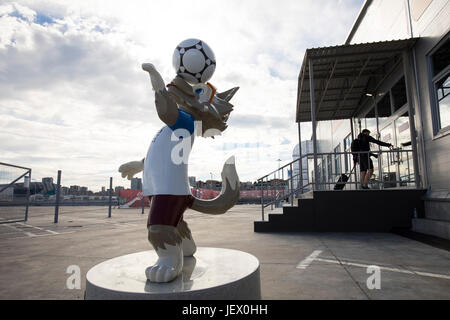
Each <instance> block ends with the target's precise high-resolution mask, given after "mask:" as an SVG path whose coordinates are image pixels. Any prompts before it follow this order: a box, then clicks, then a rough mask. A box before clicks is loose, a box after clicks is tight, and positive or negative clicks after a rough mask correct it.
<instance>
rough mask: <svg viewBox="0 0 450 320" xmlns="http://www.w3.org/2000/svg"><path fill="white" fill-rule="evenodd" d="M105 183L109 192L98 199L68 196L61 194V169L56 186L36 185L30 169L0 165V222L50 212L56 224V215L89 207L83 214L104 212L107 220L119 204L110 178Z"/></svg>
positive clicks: (46, 182) (50, 183) (49, 182)
mask: <svg viewBox="0 0 450 320" xmlns="http://www.w3.org/2000/svg"><path fill="white" fill-rule="evenodd" d="M105 180H106V179H105ZM108 180H109V181H108V182H109V189H108V190H107V192H106V194H104V195H102V196H98V195H97V196H94V195H87V194H84V193H83V194H81V193H80V194H76V195H74V194H71V195H69V194H64V192H63V188H62V172H61V170H59V171H58V172H57V181H56V184H55V183H53V178H44V179H42V182H37V181H34V180H32V179H31V169H30V168H26V167H22V166H17V165H13V164H8V163H3V162H0V223H10V222H21V221H27V220H28V218H29V217H37V216H44V215H45V216H49V214H50V213H51V219H52V221H53V222H54V223H58V221H59V215H60V214H64V213H66V212H70V213H71V212H73V209H71V208H69V207H73V206H77V207H78V206H80V207H92V209H89V208H84V209H82V211H86V212H98V211H99V210H104V211H105V215H106V216H107V217H109V218H111V216H112V208H113V207H118V205H119V201H118V197H116V196H115V195H113V191H112V188H113V179H112V177H110V178H109V179H108ZM38 207H42V208H38ZM44 207H46V208H44ZM142 212H143V208H142ZM49 218H50V217H49Z"/></svg>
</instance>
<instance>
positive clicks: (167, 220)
mask: <svg viewBox="0 0 450 320" xmlns="http://www.w3.org/2000/svg"><path fill="white" fill-rule="evenodd" d="M142 69H143V70H145V71H147V72H148V73H149V75H150V80H151V84H152V87H153V90H154V91H155V105H156V111H157V113H158V116H159V118H160V119H161V121H162V122H164V123H165V124H166V125H165V126H164V127H163V128H162V129H161V130H160V131H159V132H158V133H157V134H156V136H155V137H154V138H153V140H152V142H151V144H150V147H149V149H148V152H147V156H146V157H145V158H144V159H143V160H141V161H132V162H128V163H125V164H123V165H122V166H120V168H119V172H121V173H122V177H127V178H128V179H131V178H132V177H133V176H134V175H135V174H137V173H139V172H141V171H143V196H144V197H148V198H149V199H150V201H151V205H150V213H149V216H148V222H147V228H148V240H149V241H150V243H151V244H152V246H153V248H154V249H155V251H156V253H157V254H158V260H157V262H156V264H155V265H153V266H150V267H148V268H147V269H146V271H145V273H146V276H147V279H148V280H150V281H151V282H169V281H172V280H174V279H175V278H176V277H177V276H178V275H179V274H180V273H181V271H182V269H183V256H186V257H188V256H192V255H194V253H195V251H196V245H195V242H194V240H193V238H192V234H191V231H190V229H189V227H188V225H187V223H186V222H185V221H184V219H183V213H184V211H185V210H186V209H187V208H191V209H193V210H195V211H199V212H202V213H206V214H223V213H225V212H226V211H227V210H228V209H230V208H231V207H233V206H234V205H235V203H236V202H237V200H238V198H239V184H240V183H239V178H238V175H237V173H236V168H235V163H234V157H230V158H229V159H228V160H227V161H226V162H225V164H224V166H223V170H222V190H221V192H220V194H219V196H218V197H216V198H215V199H212V200H201V199H197V198H195V197H194V196H192V195H191V191H190V187H189V182H188V170H187V169H188V161H187V159H188V157H189V152H190V150H191V147H192V145H193V143H194V137H195V136H196V135H201V136H202V137H212V138H214V135H218V134H220V133H221V132H222V131H224V130H225V129H226V128H227V125H226V122H227V120H228V117H229V115H230V112H231V111H232V110H233V105H232V104H230V103H229V101H230V100H231V98H232V97H233V95H234V94H235V93H236V91H237V90H238V89H239V88H238V87H236V88H232V89H230V90H228V91H225V92H222V93H217V92H216V89H215V88H214V86H212V85H211V84H210V83H206V84H205V83H202V82H198V83H197V84H191V83H189V82H188V81H186V80H185V79H184V78H183V77H182V75H181V76H180V75H177V76H176V77H175V79H174V80H173V81H172V82H171V83H170V84H168V85H167V88H166V86H165V84H164V81H163V79H162V77H161V75H160V74H159V73H158V71H157V70H156V68H155V67H154V65H152V64H150V63H144V64H143V65H142Z"/></svg>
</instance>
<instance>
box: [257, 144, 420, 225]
mask: <svg viewBox="0 0 450 320" xmlns="http://www.w3.org/2000/svg"><path fill="white" fill-rule="evenodd" d="M412 152H413V151H412V150H403V149H401V148H394V149H391V150H388V151H381V150H379V151H371V152H370V153H369V152H365V151H361V152H353V153H352V152H332V153H317V154H316V157H317V168H314V154H305V155H303V156H302V157H300V158H298V159H296V160H294V161H292V162H290V163H288V164H286V165H284V166H282V167H280V168H279V169H277V170H275V171H273V172H271V173H269V174H267V175H265V176H263V177H261V178H259V179H258V188H259V189H260V194H261V211H262V220H263V221H264V209H265V208H266V207H268V206H270V207H271V208H273V207H274V206H275V207H280V206H282V205H283V203H284V204H289V205H291V206H293V205H294V199H295V198H300V197H301V195H302V194H305V193H307V192H310V191H313V190H316V191H321V190H322V191H324V190H330V191H331V190H333V191H334V190H335V186H336V184H337V182H338V181H339V178H340V177H342V175H343V174H345V175H346V176H347V177H348V181H347V182H346V183H345V186H344V188H343V190H357V189H360V187H361V180H360V168H359V165H355V163H354V161H353V156H354V155H355V157H356V158H358V159H359V163H361V162H364V161H367V166H368V167H369V168H370V167H372V166H373V174H372V176H371V177H370V180H369V188H370V189H376V190H381V189H391V188H415V187H417V184H416V183H417V181H418V179H417V174H418V173H417V172H415V171H414V165H413V154H412ZM315 170H317V171H318V172H317V177H318V181H314V180H315V178H314V177H315V176H316V174H315ZM339 191H340V190H339Z"/></svg>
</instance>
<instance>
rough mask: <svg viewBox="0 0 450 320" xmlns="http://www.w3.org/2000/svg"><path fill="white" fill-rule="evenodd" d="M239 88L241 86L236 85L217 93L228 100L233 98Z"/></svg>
mask: <svg viewBox="0 0 450 320" xmlns="http://www.w3.org/2000/svg"><path fill="white" fill-rule="evenodd" d="M238 90H239V87H234V88H233V89H230V90H227V91H225V92H221V93H218V94H216V96H217V97H219V98H220V99H222V100H225V101H226V102H228V101H230V100H231V98H233V96H234V94H235V93H236V92H237V91H238Z"/></svg>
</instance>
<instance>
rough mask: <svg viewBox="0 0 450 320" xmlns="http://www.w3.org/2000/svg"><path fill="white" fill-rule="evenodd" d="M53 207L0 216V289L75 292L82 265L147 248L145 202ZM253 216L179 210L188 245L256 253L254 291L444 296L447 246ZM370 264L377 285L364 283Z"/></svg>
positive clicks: (245, 208)
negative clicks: (270, 226)
mask: <svg viewBox="0 0 450 320" xmlns="http://www.w3.org/2000/svg"><path fill="white" fill-rule="evenodd" d="M53 210H54V209H53V208H52V207H31V208H30V218H29V220H28V221H27V222H26V223H14V224H7V225H5V224H1V225H0V299H83V294H84V287H85V276H86V273H87V271H88V270H89V269H90V268H91V267H93V266H94V265H96V264H98V263H100V262H102V261H104V260H106V259H110V258H113V257H117V256H120V255H124V254H129V253H133V252H139V251H144V250H150V249H151V247H150V245H149V243H148V241H147V231H146V219H147V211H146V213H145V214H144V215H142V214H141V210H140V209H120V210H119V209H113V212H112V218H107V214H108V209H107V207H61V210H60V216H59V223H58V224H57V225H55V224H53V216H52V215H53ZM260 217H261V216H260V207H259V206H257V205H239V206H235V207H234V208H233V209H231V210H230V211H229V212H228V213H226V214H225V215H221V216H209V215H204V214H200V213H197V212H194V211H191V210H189V211H187V212H186V213H185V218H186V221H187V222H188V223H189V225H190V227H191V229H192V232H193V236H194V239H195V240H196V242H197V245H198V246H202V247H219V248H230V249H236V250H242V251H246V252H248V253H251V254H253V255H254V256H256V257H257V258H258V259H259V261H260V264H261V290H262V298H263V299H450V252H448V251H445V250H442V249H437V248H434V247H431V246H428V245H426V244H423V243H420V242H417V241H414V240H410V239H407V238H403V237H401V236H398V235H395V234H390V233H347V234H346V233H254V232H253V221H254V220H259V219H260ZM69 266H78V267H79V268H80V272H81V288H80V289H68V288H67V284H66V282H67V279H68V278H69V277H70V275H71V274H68V273H67V272H66V271H67V269H68V267H69ZM371 266H376V267H378V268H379V269H378V271H379V275H380V278H379V279H380V282H379V284H380V289H376V288H373V289H370V288H369V287H373V285H374V284H376V281H375V280H376V279H375V278H374V276H375V273H374V272H375V271H373V270H374V269H373V268H372V269H369V271H370V272H371V273H367V272H368V268H370V267H371ZM370 277H372V278H370ZM369 278H370V279H369ZM368 279H369V287H368V284H367V282H368Z"/></svg>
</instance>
